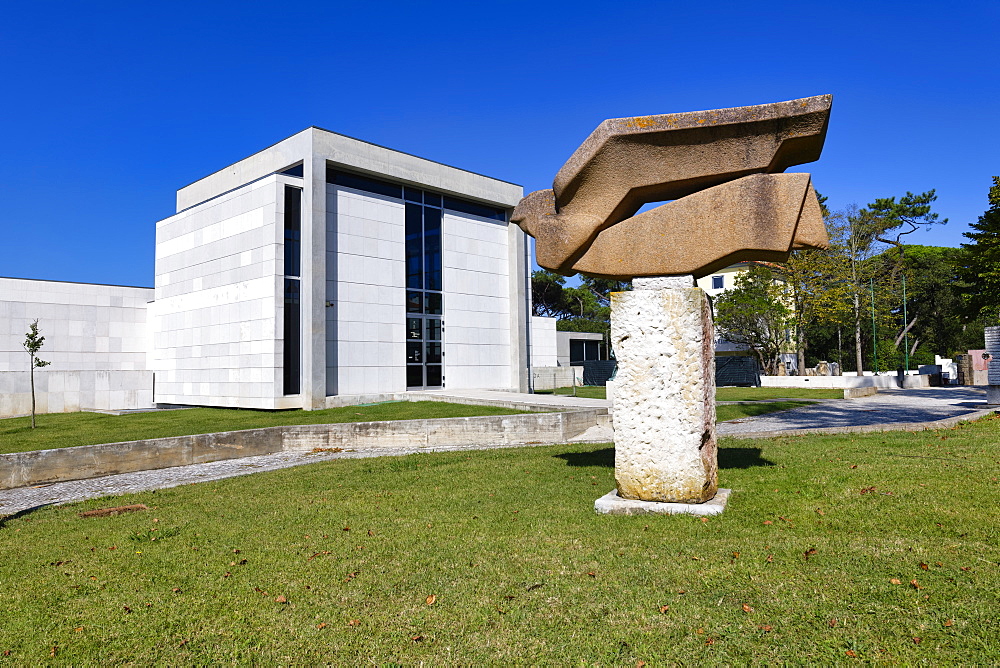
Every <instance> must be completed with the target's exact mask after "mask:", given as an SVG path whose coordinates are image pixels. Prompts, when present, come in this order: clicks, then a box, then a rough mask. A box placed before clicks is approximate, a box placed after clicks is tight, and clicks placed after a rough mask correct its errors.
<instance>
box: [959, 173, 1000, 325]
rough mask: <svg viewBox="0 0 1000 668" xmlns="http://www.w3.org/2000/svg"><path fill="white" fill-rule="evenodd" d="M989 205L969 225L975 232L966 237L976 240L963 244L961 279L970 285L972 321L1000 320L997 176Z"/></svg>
mask: <svg viewBox="0 0 1000 668" xmlns="http://www.w3.org/2000/svg"><path fill="white" fill-rule="evenodd" d="M989 202H990V208H988V209H987V210H986V212H985V213H983V215H981V216H980V217H979V220H978V221H977V222H975V223H971V224H970V225H969V227H971V228H972V229H973V230H974V231H973V232H965V233H964V234H963V236H965V237H967V238H969V239H971V240H972V243H971V244H962V265H961V267H960V268H959V275H960V277H961V278H962V280H963V281H964V282H965V283H967V284H968V285H969V290H968V292H966V294H965V299H966V315H967V316H968V317H969V318H970V319H975V318H976V317H979V316H985V317H987V318H988V319H990V320H996V319H997V318H1000V176H994V177H993V186H992V187H991V188H990V194H989Z"/></svg>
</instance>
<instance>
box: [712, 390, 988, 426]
mask: <svg viewBox="0 0 1000 668" xmlns="http://www.w3.org/2000/svg"><path fill="white" fill-rule="evenodd" d="M984 409H986V389H985V388H978V387H940V388H939V387H932V388H927V389H919V390H879V393H878V394H876V395H873V396H870V397H863V398H860V399H833V400H830V401H823V402H820V403H818V404H814V405H812V406H807V407H805V408H793V409H791V410H787V411H779V412H777V413H768V414H765V415H761V416H758V417H747V418H741V419H739V420H732V421H730V422H723V423H721V424H719V428H718V433H719V435H720V436H729V435H733V436H735V435H747V434H749V433H755V432H782V431H794V430H801V429H843V430H845V431H847V430H852V429H853V428H857V430H859V431H863V430H865V429H866V428H869V429H870V428H871V427H874V426H875V425H894V426H897V427H898V426H899V425H901V424H914V423H925V422H937V421H938V420H946V419H948V418H960V417H971V416H973V415H974V414H976V413H978V412H980V411H982V410H984Z"/></svg>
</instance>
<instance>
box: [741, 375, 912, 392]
mask: <svg viewBox="0 0 1000 668" xmlns="http://www.w3.org/2000/svg"><path fill="white" fill-rule="evenodd" d="M903 382H904V387H906V388H919V387H930V377H928V376H904V379H903ZM760 384H761V387H814V388H822V389H841V388H847V387H881V388H886V389H892V388H898V387H899V383H898V381H897V379H896V376H895V375H891V376H852V375H843V376H761V377H760Z"/></svg>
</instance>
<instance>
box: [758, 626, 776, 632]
mask: <svg viewBox="0 0 1000 668" xmlns="http://www.w3.org/2000/svg"><path fill="white" fill-rule="evenodd" d="M757 628H758V629H760V630H761V631H763V632H764V633H770V632H771V631H773V630H774V627H773V626H771V625H770V624H763V625H761V626H758V627H757Z"/></svg>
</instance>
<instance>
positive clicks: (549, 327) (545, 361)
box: [531, 315, 559, 367]
mask: <svg viewBox="0 0 1000 668" xmlns="http://www.w3.org/2000/svg"><path fill="white" fill-rule="evenodd" d="M557 320H558V318H546V317H543V316H538V315H534V316H531V366H532V367H551V366H558V364H559V362H558V359H559V356H558V344H557V341H556V321H557Z"/></svg>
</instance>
